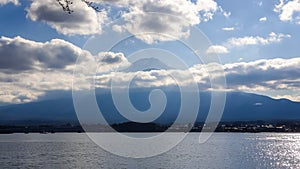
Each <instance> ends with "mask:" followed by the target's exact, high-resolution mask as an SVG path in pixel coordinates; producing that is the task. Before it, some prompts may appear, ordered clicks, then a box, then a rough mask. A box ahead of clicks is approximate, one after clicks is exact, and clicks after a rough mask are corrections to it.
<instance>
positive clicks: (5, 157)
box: [0, 133, 300, 169]
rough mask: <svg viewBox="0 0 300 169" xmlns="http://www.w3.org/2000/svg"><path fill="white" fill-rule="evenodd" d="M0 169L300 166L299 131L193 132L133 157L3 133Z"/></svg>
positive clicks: (73, 139)
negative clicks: (202, 136)
mask: <svg viewBox="0 0 300 169" xmlns="http://www.w3.org/2000/svg"><path fill="white" fill-rule="evenodd" d="M0 166H1V167H0V168H20V167H21V168H41V167H43V168H170V169H173V168H230V169H231V168H300V134H281V133H278V134H277V133H257V134H253V133H249V134H238V133H216V134H214V135H213V137H212V138H211V139H210V140H209V141H208V142H206V143H205V144H202V145H200V144H198V134H197V133H193V134H190V135H189V136H188V137H187V138H186V139H185V140H184V141H183V142H182V143H181V144H179V145H178V146H176V147H175V148H174V149H172V150H171V151H169V152H167V153H165V154H162V155H160V156H156V157H152V158H146V159H129V158H123V157H119V156H115V155H112V154H110V153H108V152H106V151H103V150H102V149H101V148H99V147H98V146H97V145H95V144H94V143H93V142H91V141H90V140H89V139H88V138H87V137H86V135H85V134H66V133H62V134H46V135H44V134H27V135H25V134H13V135H0Z"/></svg>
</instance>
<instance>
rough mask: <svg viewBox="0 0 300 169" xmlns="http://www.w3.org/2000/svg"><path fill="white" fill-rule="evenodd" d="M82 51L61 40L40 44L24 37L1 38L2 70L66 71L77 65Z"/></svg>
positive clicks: (0, 55) (0, 68) (0, 59)
mask: <svg viewBox="0 0 300 169" xmlns="http://www.w3.org/2000/svg"><path fill="white" fill-rule="evenodd" d="M80 54H81V49H80V48H78V47H76V46H74V45H73V44H71V43H69V42H66V41H64V40H61V39H52V40H51V41H49V42H45V43H40V42H35V41H30V40H27V39H24V38H22V37H19V36H17V37H15V38H7V37H1V38H0V70H2V71H7V72H18V71H26V70H33V69H35V70H43V69H51V68H57V69H64V68H65V67H66V66H68V65H72V64H74V63H75V61H76V59H77V57H78V56H79V55H80Z"/></svg>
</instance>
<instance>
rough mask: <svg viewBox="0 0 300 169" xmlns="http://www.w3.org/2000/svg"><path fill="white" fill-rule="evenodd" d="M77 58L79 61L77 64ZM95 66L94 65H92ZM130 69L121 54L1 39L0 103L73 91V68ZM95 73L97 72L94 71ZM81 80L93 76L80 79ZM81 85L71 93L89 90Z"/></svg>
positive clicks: (59, 43)
mask: <svg viewBox="0 0 300 169" xmlns="http://www.w3.org/2000/svg"><path fill="white" fill-rule="evenodd" d="M78 57H80V58H81V60H78V61H77V65H75V63H76V60H77V58H78ZM91 63H94V64H91ZM128 65H130V64H129V62H128V61H127V59H126V58H125V56H124V55H123V54H122V53H112V52H106V53H103V52H102V53H99V54H98V55H96V56H92V55H91V54H90V53H89V52H88V51H84V50H82V49H80V48H79V47H77V46H75V45H73V44H71V43H69V42H66V41H64V40H61V39H53V40H51V41H48V42H35V41H31V40H27V39H24V38H21V37H15V38H7V37H1V38H0V86H1V91H0V102H6V103H23V102H30V101H36V100H38V99H39V98H41V97H43V96H44V95H46V94H48V93H49V92H55V91H59V92H57V93H58V94H57V95H61V94H59V93H61V91H70V90H72V82H73V71H74V68H75V66H79V67H80V66H88V67H92V66H98V72H105V71H109V70H112V69H113V68H119V67H123V66H128ZM95 70H96V69H95ZM80 78H82V79H83V80H85V79H91V78H93V77H92V75H87V76H85V77H80ZM88 87H89V86H88V84H85V83H82V84H81V83H80V84H79V86H75V87H74V88H73V89H75V90H79V89H84V88H88Z"/></svg>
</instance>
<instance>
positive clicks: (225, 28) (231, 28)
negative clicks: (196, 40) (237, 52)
mask: <svg viewBox="0 0 300 169" xmlns="http://www.w3.org/2000/svg"><path fill="white" fill-rule="evenodd" d="M222 30H223V31H234V27H224V28H222Z"/></svg>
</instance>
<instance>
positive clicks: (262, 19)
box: [259, 17, 267, 22]
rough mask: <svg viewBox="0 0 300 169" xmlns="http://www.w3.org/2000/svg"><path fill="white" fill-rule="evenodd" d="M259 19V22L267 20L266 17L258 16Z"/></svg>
mask: <svg viewBox="0 0 300 169" xmlns="http://www.w3.org/2000/svg"><path fill="white" fill-rule="evenodd" d="M259 21H260V22H265V21H267V17H262V18H259Z"/></svg>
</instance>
